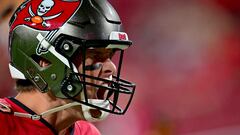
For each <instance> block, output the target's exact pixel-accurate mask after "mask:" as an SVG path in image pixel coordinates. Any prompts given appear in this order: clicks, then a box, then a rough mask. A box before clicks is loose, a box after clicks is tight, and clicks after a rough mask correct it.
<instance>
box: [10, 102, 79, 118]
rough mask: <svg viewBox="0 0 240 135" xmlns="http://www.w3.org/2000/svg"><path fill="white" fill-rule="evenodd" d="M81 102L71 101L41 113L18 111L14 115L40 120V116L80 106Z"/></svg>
mask: <svg viewBox="0 0 240 135" xmlns="http://www.w3.org/2000/svg"><path fill="white" fill-rule="evenodd" d="M80 105H82V104H80V103H78V102H72V103H68V104H65V105H62V106H59V107H56V108H53V109H50V110H47V111H45V112H43V113H41V114H39V115H38V114H29V113H20V112H14V113H13V114H14V116H17V117H24V118H30V119H32V120H40V119H41V118H43V117H45V116H46V115H49V114H52V113H56V112H59V111H62V110H65V109H67V108H70V107H73V106H80Z"/></svg>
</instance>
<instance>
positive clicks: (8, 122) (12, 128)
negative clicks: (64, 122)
mask: <svg viewBox="0 0 240 135" xmlns="http://www.w3.org/2000/svg"><path fill="white" fill-rule="evenodd" d="M0 103H1V104H2V105H4V106H7V107H8V108H10V110H7V109H6V108H5V109H4V107H3V106H2V105H0V133H1V135H57V134H58V133H57V131H56V130H55V129H54V128H53V127H52V126H51V125H50V124H49V123H48V122H47V121H45V120H44V119H43V118H41V119H40V120H32V119H29V118H24V117H17V116H14V115H13V112H21V113H29V114H36V113H34V112H33V111H32V110H31V109H29V108H28V107H26V106H25V105H24V104H22V103H20V102H19V101H18V100H16V99H14V98H4V99H0ZM70 134H71V135H100V132H99V131H98V130H97V128H96V127H95V126H94V125H92V124H91V123H89V122H86V121H77V122H76V123H75V125H74V126H73V129H72V130H71V133H70Z"/></svg>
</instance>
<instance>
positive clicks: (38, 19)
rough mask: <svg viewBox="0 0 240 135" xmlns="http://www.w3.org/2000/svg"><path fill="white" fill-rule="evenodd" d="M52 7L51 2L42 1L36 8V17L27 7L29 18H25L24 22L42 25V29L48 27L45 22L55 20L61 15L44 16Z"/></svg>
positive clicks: (50, 0)
mask: <svg viewBox="0 0 240 135" xmlns="http://www.w3.org/2000/svg"><path fill="white" fill-rule="evenodd" d="M53 6H54V1H53V0H43V1H42V2H41V3H40V5H39V6H38V9H37V15H35V14H34V13H33V11H32V7H31V6H29V8H28V12H29V14H30V15H31V17H28V18H25V21H31V22H32V23H34V24H42V26H43V27H49V26H50V24H48V23H47V22H46V21H47V20H51V19H54V18H57V17H58V16H60V15H61V13H58V14H55V15H52V16H44V15H45V14H46V13H48V12H49V11H50V10H51V9H52V8H53Z"/></svg>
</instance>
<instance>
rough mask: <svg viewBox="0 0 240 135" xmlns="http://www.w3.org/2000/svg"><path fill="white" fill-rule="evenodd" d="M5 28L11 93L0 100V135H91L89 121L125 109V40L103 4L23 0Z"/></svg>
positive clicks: (102, 0)
mask: <svg viewBox="0 0 240 135" xmlns="http://www.w3.org/2000/svg"><path fill="white" fill-rule="evenodd" d="M9 24H10V33H9V53H10V56H11V61H10V64H9V69H10V73H11V76H12V78H14V79H15V80H16V90H17V91H18V94H17V96H16V97H12V98H4V99H1V101H0V108H1V109H0V110H1V112H0V123H1V124H0V125H1V126H0V131H1V134H7V135H11V134H14V135H16V134H21V135H31V134H34V135H36V134H39V135H40V134H44V135H50V134H76V135H80V134H81V135H82V134H84V135H97V134H100V133H99V131H98V130H97V129H96V128H95V127H94V126H93V125H92V124H90V123H89V122H95V121H101V120H104V119H105V118H106V117H107V116H108V114H109V113H112V114H118V115H122V114H124V113H125V112H126V111H127V109H128V107H129V105H130V102H131V100H132V98H133V95H134V91H135V84H133V83H131V82H129V81H126V80H123V79H121V78H120V75H121V73H120V71H121V66H122V61H123V55H124V51H125V50H126V49H127V48H128V47H130V46H131V44H132V42H131V41H130V40H129V39H128V35H127V34H126V33H125V32H123V29H122V23H121V21H120V18H119V16H118V14H117V12H116V11H115V9H114V8H113V7H112V6H111V5H110V3H109V2H108V1H107V0H27V1H25V2H24V3H23V4H22V5H21V6H20V7H19V8H18V9H17V10H16V12H15V13H14V15H13V16H12V18H11V20H10V23H9ZM114 62H117V63H114ZM74 123H75V124H74Z"/></svg>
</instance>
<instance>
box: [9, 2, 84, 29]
mask: <svg viewBox="0 0 240 135" xmlns="http://www.w3.org/2000/svg"><path fill="white" fill-rule="evenodd" d="M80 6H81V0H28V1H27V2H25V3H24V5H23V6H21V10H17V11H16V12H15V15H14V20H12V21H11V28H10V31H12V30H13V29H14V28H16V27H17V26H19V25H25V26H28V27H31V28H33V29H36V30H42V31H52V30H56V29H59V28H61V27H62V26H63V25H64V24H65V23H66V22H67V21H68V20H69V19H70V18H71V17H72V16H73V15H74V14H75V13H76V11H77V10H78V8H79V7H80Z"/></svg>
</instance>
